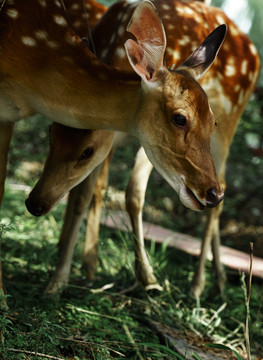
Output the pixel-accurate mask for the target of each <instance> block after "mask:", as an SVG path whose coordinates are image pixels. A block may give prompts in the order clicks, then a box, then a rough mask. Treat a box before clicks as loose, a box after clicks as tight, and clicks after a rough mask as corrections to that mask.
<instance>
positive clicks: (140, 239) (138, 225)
mask: <svg viewBox="0 0 263 360" xmlns="http://www.w3.org/2000/svg"><path fill="white" fill-rule="evenodd" d="M152 168H153V166H152V164H151V163H150V162H149V160H148V158H147V156H146V154H145V152H144V150H143V148H140V150H139V151H138V153H137V156H136V159H135V165H134V167H133V171H132V175H131V179H130V181H129V184H128V187H127V190H126V209H127V212H128V214H129V216H130V219H131V224H132V229H133V238H134V242H135V273H136V277H137V279H138V280H139V281H140V282H141V283H142V284H143V285H144V286H145V287H147V286H149V285H153V284H156V283H157V281H156V278H155V276H154V274H153V269H152V267H151V265H150V263H149V259H148V256H147V253H146V250H145V246H144V234H143V222H142V209H143V205H144V199H145V193H146V188H147V184H148V180H149V177H150V174H151V171H152Z"/></svg>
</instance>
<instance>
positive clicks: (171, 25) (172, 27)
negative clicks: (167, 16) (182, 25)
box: [167, 24, 175, 30]
mask: <svg viewBox="0 0 263 360" xmlns="http://www.w3.org/2000/svg"><path fill="white" fill-rule="evenodd" d="M167 29H168V30H174V29H175V26H174V25H173V24H168V25H167Z"/></svg>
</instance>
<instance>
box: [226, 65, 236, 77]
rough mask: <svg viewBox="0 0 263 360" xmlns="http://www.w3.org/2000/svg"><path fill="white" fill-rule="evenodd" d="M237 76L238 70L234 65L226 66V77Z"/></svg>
mask: <svg viewBox="0 0 263 360" xmlns="http://www.w3.org/2000/svg"><path fill="white" fill-rule="evenodd" d="M235 74H236V68H235V67H234V66H233V65H226V67H225V75H226V76H234V75H235Z"/></svg>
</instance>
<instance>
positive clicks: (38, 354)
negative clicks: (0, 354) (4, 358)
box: [8, 349, 65, 360]
mask: <svg viewBox="0 0 263 360" xmlns="http://www.w3.org/2000/svg"><path fill="white" fill-rule="evenodd" d="M8 351H12V352H16V353H20V354H28V355H34V356H38V357H41V358H47V359H52V360H65V359H64V358H63V359H62V358H58V357H56V356H51V355H46V354H41V353H37V352H35V351H29V350H22V349H8Z"/></svg>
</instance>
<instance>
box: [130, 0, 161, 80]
mask: <svg viewBox="0 0 263 360" xmlns="http://www.w3.org/2000/svg"><path fill="white" fill-rule="evenodd" d="M127 31H129V32H130V33H132V34H133V35H134V37H135V39H136V40H137V42H136V41H134V40H131V39H129V40H127V41H126V43H125V50H126V53H127V56H128V59H129V62H130V64H131V66H132V67H133V69H134V71H135V72H136V73H137V74H138V75H139V76H140V77H141V78H142V79H143V80H144V81H145V82H148V81H156V80H157V78H158V76H157V74H158V72H159V70H164V65H163V62H164V53H165V48H166V36H165V31H164V27H163V24H162V21H161V19H160V16H159V14H158V12H157V10H156V9H155V7H154V5H153V4H152V3H151V2H150V1H148V0H145V1H143V2H141V3H139V5H137V7H136V9H135V11H134V13H133V15H132V18H131V20H130V22H129V24H128V26H127Z"/></svg>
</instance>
